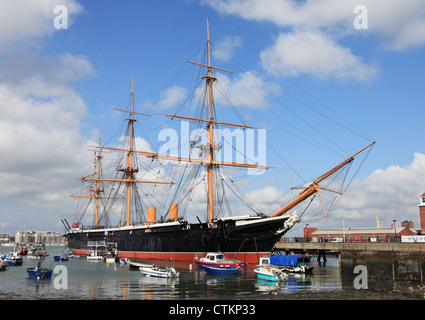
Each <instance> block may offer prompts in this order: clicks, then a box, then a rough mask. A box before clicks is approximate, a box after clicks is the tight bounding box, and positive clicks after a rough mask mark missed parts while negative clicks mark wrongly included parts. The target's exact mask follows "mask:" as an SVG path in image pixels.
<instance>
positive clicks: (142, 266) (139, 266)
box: [127, 260, 152, 270]
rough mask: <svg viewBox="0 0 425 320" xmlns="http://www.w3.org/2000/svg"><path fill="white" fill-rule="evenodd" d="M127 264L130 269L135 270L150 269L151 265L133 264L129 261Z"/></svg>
mask: <svg viewBox="0 0 425 320" xmlns="http://www.w3.org/2000/svg"><path fill="white" fill-rule="evenodd" d="M127 261H128V264H129V265H130V269H135V270H136V269H137V270H140V268H151V267H152V265H151V264H146V263H139V262H134V261H131V260H127Z"/></svg>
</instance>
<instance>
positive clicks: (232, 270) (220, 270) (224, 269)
mask: <svg viewBox="0 0 425 320" xmlns="http://www.w3.org/2000/svg"><path fill="white" fill-rule="evenodd" d="M202 268H203V269H204V271H205V272H206V273H215V274H237V273H238V272H239V268H238V267H230V266H221V267H215V266H202Z"/></svg>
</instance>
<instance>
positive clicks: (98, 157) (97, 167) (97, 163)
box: [70, 134, 124, 228]
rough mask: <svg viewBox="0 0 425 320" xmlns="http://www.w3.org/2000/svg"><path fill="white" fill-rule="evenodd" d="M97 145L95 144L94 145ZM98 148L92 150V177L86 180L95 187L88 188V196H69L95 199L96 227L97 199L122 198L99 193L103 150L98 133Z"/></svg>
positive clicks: (95, 225)
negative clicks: (93, 183)
mask: <svg viewBox="0 0 425 320" xmlns="http://www.w3.org/2000/svg"><path fill="white" fill-rule="evenodd" d="M96 147H97V146H96ZM97 148H98V150H95V151H94V179H87V180H94V181H96V184H95V185H96V188H95V189H91V188H90V189H89V191H90V195H88V196H75V195H71V196H70V197H72V198H90V199H93V198H94V199H95V207H94V215H95V219H94V227H95V228H98V226H99V199H124V198H121V197H103V196H101V193H103V192H104V190H103V189H101V188H100V181H103V179H101V167H102V165H101V163H102V158H103V156H102V152H105V151H103V150H102V148H101V136H100V134H99V146H98V147H97Z"/></svg>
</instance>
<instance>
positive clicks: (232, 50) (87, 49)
mask: <svg viewBox="0 0 425 320" xmlns="http://www.w3.org/2000/svg"><path fill="white" fill-rule="evenodd" d="M359 4H360V3H359V2H358V1H354V0H343V1H341V0H316V1H295V0H203V1H190V0H179V1H175V0H173V1H171V0H162V1H154V0H146V1H135V0H124V1H119V2H118V1H112V0H109V1H96V0H89V1H78V0H61V1H58V0H43V1H40V0H4V1H1V2H0V112H1V117H0V155H1V157H0V226H1V229H0V231H3V232H10V233H12V234H14V233H15V232H16V231H20V230H24V229H26V230H28V229H32V230H46V229H49V230H55V231H62V230H63V228H62V225H61V223H60V220H61V219H63V218H66V219H68V220H72V218H73V216H74V211H75V202H74V200H73V199H70V198H68V195H70V194H73V193H75V191H76V190H78V189H79V186H80V182H79V180H78V179H77V177H79V176H81V175H82V172H86V171H87V168H89V167H90V164H91V163H92V154H91V153H89V152H88V151H87V145H90V144H93V142H92V141H97V135H98V132H99V129H100V128H101V130H102V132H104V131H105V132H108V129H109V126H111V125H112V120H111V119H114V118H117V117H118V116H117V115H116V114H115V113H113V111H112V107H113V106H118V105H120V103H122V101H123V100H126V99H127V97H128V94H129V90H130V88H131V77H132V76H134V79H135V96H137V98H138V100H137V101H138V106H139V107H140V109H141V110H140V111H141V112H149V113H155V112H167V113H173V112H175V111H176V110H177V109H178V107H179V105H181V104H182V103H183V101H185V99H186V98H187V95H188V92H189V91H188V90H189V84H188V83H189V82H190V80H188V79H190V76H193V75H194V72H193V70H192V69H191V67H193V66H190V65H189V66H186V65H188V64H187V63H186V62H185V61H186V60H196V59H197V58H198V57H199V53H198V51H199V47H200V44H201V43H202V41H204V40H205V29H206V28H205V25H206V19H207V18H209V21H210V34H211V41H212V44H213V53H214V57H215V59H214V63H215V64H216V65H217V66H218V67H221V68H224V69H230V70H232V71H234V72H235V73H234V74H228V73H217V77H218V78H219V87H218V89H220V88H223V90H226V92H227V95H228V96H229V97H231V98H232V99H233V101H234V105H235V106H236V107H237V108H238V111H239V113H240V114H241V115H242V116H243V120H244V121H246V123H247V124H250V125H253V126H258V127H263V128H266V129H267V142H268V143H269V144H270V145H271V146H273V148H275V149H278V150H279V154H280V156H277V155H276V154H275V153H274V152H272V150H271V149H270V148H269V147H268V149H267V164H268V165H270V166H273V167H276V169H272V170H273V172H272V174H271V176H270V175H267V174H265V175H261V176H259V177H255V183H252V184H251V185H247V187H250V189H248V190H247V192H248V195H249V196H250V197H251V201H252V202H255V203H257V204H258V206H259V207H261V206H263V205H264V207H266V205H267V203H268V202H270V203H271V202H273V201H275V199H276V197H279V196H280V195H281V193H284V192H286V191H287V190H288V189H289V188H290V186H291V183H292V182H294V181H295V178H294V177H295V176H296V175H297V174H298V175H300V176H302V178H303V180H304V181H310V179H313V178H314V177H315V176H318V175H320V174H321V173H323V172H324V171H326V170H328V169H329V168H330V167H331V166H332V165H335V164H337V163H338V162H339V161H341V160H342V159H343V158H344V156H348V155H350V154H352V153H354V152H356V151H357V150H359V149H360V148H362V147H363V146H365V145H367V144H369V143H370V142H371V141H375V140H376V141H377V143H376V146H375V147H374V148H373V150H372V152H371V153H370V154H368V157H367V158H366V160H365V162H364V163H363V164H362V166H361V168H360V170H359V171H358V172H357V174H356V176H355V179H354V180H353V181H352V183H351V185H350V188H349V190H348V192H347V193H346V194H345V195H344V196H343V197H342V198H341V199H340V200H339V202H338V204H337V206H335V208H334V210H333V212H332V214H331V215H330V216H329V219H328V223H325V222H324V220H323V219H321V220H317V221H314V223H313V224H314V225H315V226H326V227H339V226H342V223H343V222H342V221H343V220H344V224H345V226H348V225H351V226H353V227H369V226H372V227H374V226H376V221H375V217H376V215H378V216H379V220H380V223H381V224H382V225H384V226H389V225H390V224H391V223H392V220H393V219H397V220H398V221H401V220H404V219H410V220H412V221H413V222H414V223H415V226H416V227H419V216H418V208H417V204H418V202H419V196H420V195H421V194H422V193H423V192H425V144H424V141H423V140H424V137H425V129H424V128H425V126H424V125H423V121H424V120H423V116H422V113H423V110H424V107H425V90H423V84H424V80H425V79H424V78H425V63H424V61H423V57H424V56H425V32H424V30H425V3H424V2H423V1H422V0H409V1H402V0H385V1H384V0H382V1H379V0H364V1H361V5H362V6H360V7H359ZM58 5H60V6H59V7H58ZM235 61H237V62H236V63H235ZM187 70H189V71H187ZM191 70H192V71H191ZM184 80H186V81H184ZM258 85H259V86H260V87H262V88H263V89H257V87H258ZM246 88H247V89H246ZM223 102H224V101H221V100H218V101H217V103H218V104H220V103H223ZM149 109H151V110H149ZM322 115H325V116H322ZM226 116H227V112H224V116H223V117H221V118H220V120H221V121H230V120H232V121H233V120H234V119H227V118H226ZM229 117H230V116H229ZM328 120H332V121H328ZM297 122H298V123H299V124H297ZM327 122H329V123H327ZM313 125H314V126H315V125H318V126H319V128H320V129H314V130H313V129H311V127H312V126H313ZM323 137H325V138H324V139H323ZM319 138H322V139H319ZM154 144H155V143H154ZM148 147H149V148H150V147H152V148H153V149H155V148H156V147H158V144H156V145H149V146H148ZM322 151H324V152H323V155H322ZM282 158H283V159H284V161H282ZM286 163H290V166H288V165H287V164H286ZM265 195H267V196H265ZM304 222H305V221H304ZM304 222H303V223H304ZM310 226H312V224H311V223H310Z"/></svg>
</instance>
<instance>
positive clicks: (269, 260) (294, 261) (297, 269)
mask: <svg viewBox="0 0 425 320" xmlns="http://www.w3.org/2000/svg"><path fill="white" fill-rule="evenodd" d="M259 264H260V265H272V266H275V267H277V268H279V269H281V270H282V271H285V272H291V273H308V272H311V271H313V267H312V266H311V265H310V257H308V256H307V255H304V254H297V255H282V254H274V255H269V256H265V257H261V258H260V263H259Z"/></svg>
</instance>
